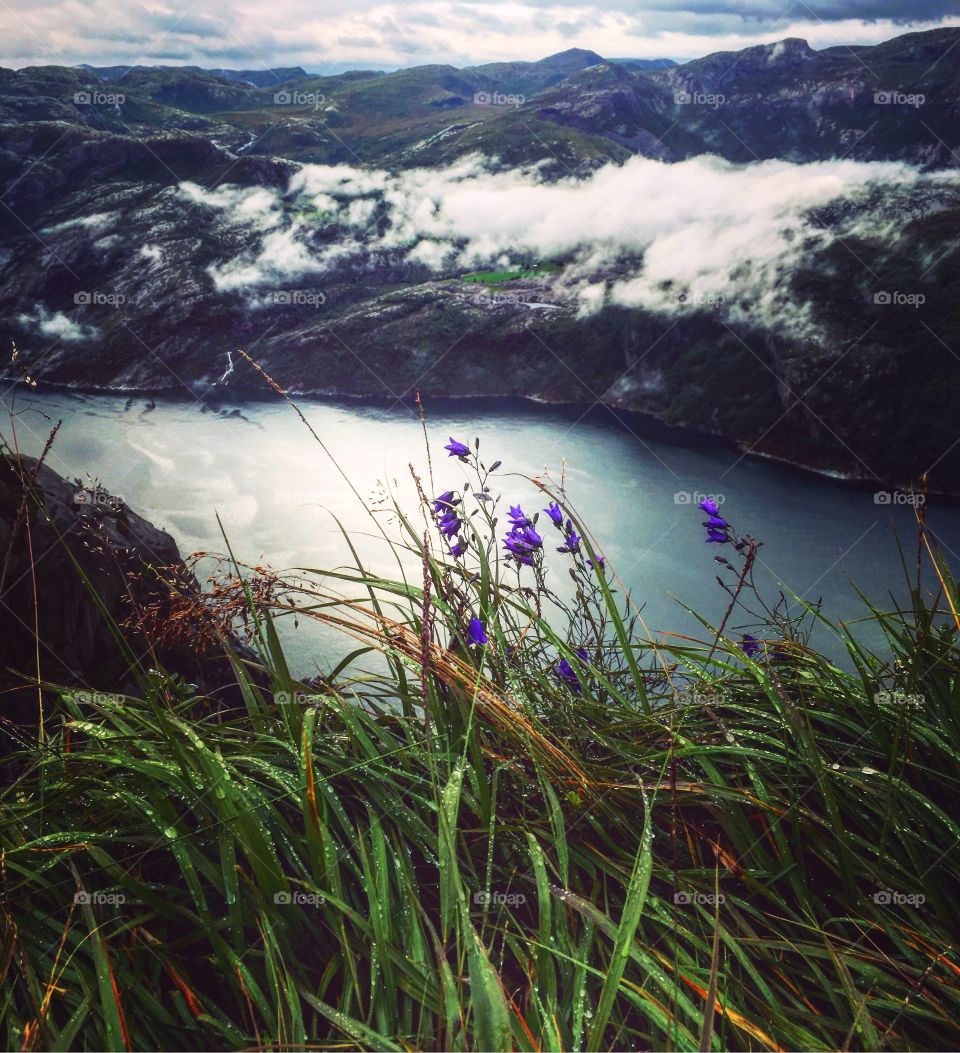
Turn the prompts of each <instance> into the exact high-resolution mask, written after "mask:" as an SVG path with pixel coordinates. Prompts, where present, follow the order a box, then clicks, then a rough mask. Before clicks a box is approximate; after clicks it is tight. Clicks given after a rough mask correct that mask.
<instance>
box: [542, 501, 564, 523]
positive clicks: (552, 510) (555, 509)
mask: <svg viewBox="0 0 960 1053" xmlns="http://www.w3.org/2000/svg"><path fill="white" fill-rule="evenodd" d="M544 512H546V513H547V515H548V516H549V517H550V518H551V519H552V520H553V525H554V526H555V527H562V526H563V512H562V511H561V510H560V506H559V505H558V504H557V502H556V501H551V502H550V504H549V505H548V506H547V507H546V508H545V509H544Z"/></svg>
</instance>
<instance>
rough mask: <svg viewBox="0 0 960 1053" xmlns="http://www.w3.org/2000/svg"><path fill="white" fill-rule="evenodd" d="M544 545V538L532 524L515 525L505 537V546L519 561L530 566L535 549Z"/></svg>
mask: <svg viewBox="0 0 960 1053" xmlns="http://www.w3.org/2000/svg"><path fill="white" fill-rule="evenodd" d="M542 546H543V538H542V537H541V536H540V535H539V534H538V533H537V532H536V530H534V528H533V527H532V526H525V527H514V528H513V529H512V530H511V531H510V532H509V533H508V534H504V537H503V547H504V548H505V549H506V550H507V551H508V552H509V553H510V555H511V556H513V557H514V559H516V560H517V562H518V563H524V564H526V565H527V566H528V567H529V566H531V565H532V564H533V553H534V551H535V550H536V549H538V548H541V547H542Z"/></svg>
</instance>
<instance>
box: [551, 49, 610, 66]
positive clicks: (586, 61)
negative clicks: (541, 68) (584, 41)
mask: <svg viewBox="0 0 960 1053" xmlns="http://www.w3.org/2000/svg"><path fill="white" fill-rule="evenodd" d="M602 62H606V59H605V58H604V57H603V56H602V55H598V54H597V53H596V52H595V51H588V50H587V49H586V48H567V50H566V51H558V52H556V54H554V55H547V57H546V58H543V59H540V64H541V65H547V64H548V63H549V64H550V65H557V66H559V65H561V64H563V65H572V64H574V63H575V64H577V65H579V66H599V65H600V64H601V63H602Z"/></svg>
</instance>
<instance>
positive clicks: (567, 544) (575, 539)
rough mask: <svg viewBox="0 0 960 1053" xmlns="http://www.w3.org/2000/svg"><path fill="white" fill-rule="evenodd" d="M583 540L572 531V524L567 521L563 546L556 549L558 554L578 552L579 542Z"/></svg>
mask: <svg viewBox="0 0 960 1053" xmlns="http://www.w3.org/2000/svg"><path fill="white" fill-rule="evenodd" d="M582 540H583V538H581V537H580V535H579V534H578V533H577V532H576V530H574V529H573V524H572V523H571V522H570V520H569V519H568V520H567V532H566V535H565V537H564V540H563V544H562V545H561V546H560V547H559V548H558V549H557V551H558V552H578V551H579V549H580V542H581V541H582Z"/></svg>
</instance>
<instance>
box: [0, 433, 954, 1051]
mask: <svg viewBox="0 0 960 1053" xmlns="http://www.w3.org/2000/svg"><path fill="white" fill-rule="evenodd" d="M318 441H320V440H319V439H318ZM321 445H322V443H321ZM431 450H432V457H430V458H429V460H428V470H427V472H426V473H425V474H424V475H423V476H422V477H421V476H415V479H416V482H417V485H418V487H419V491H420V494H421V503H420V507H419V508H417V509H414V510H413V511H412V512H410V511H408V510H405V509H404V508H402V507H401V506H400V505H399V504H398V503H396V502H393V503H390V502H389V501H388V503H387V504H386V505H384V506H381V507H380V508H379V509H377V510H372V511H371V527H372V529H373V530H376V531H379V532H381V533H383V534H384V536H385V537H387V538H389V540H390V541H391V542H392V544H393V545H394V546H395V549H396V553H397V567H398V571H397V575H396V577H395V579H394V580H388V579H387V578H384V577H380V576H375V575H372V574H371V573H368V572H367V571H365V570H364V569H363V567H362V565H360V562H359V560H357V561H356V565H355V566H354V567H353V568H352V569H350V568H348V569H339V570H337V569H325V570H324V571H322V572H321V571H320V570H317V571H304V572H303V573H302V574H301V575H300V576H298V577H297V578H280V577H278V576H276V575H274V574H272V573H271V572H269V571H268V570H266V569H264V568H247V567H244V566H242V565H241V564H240V563H239V562H237V560H236V558H235V556H234V554H233V553H232V552H231V551H230V550H229V546H227V551H226V552H225V553H224V555H223V562H222V567H223V573H222V574H221V575H219V576H217V577H216V578H215V580H214V581H213V582H212V583H211V588H210V590H209V591H208V592H207V594H206V597H205V598H204V599H203V600H202V601H198V600H197V598H196V597H189V596H186V597H184V599H183V602H181V603H176V602H174V603H173V606H172V607H167V608H166V609H164V610H163V611H160V610H157V611H145V612H142V613H143V621H144V622H145V623H146V625H147V626H148V627H149V628H150V630H151V631H152V632H153V633H154V634H155V636H156V637H157V638H158V639H159V638H161V637H169V636H177V637H179V638H181V639H183V638H189V639H191V640H193V641H194V642H195V644H196V646H198V647H202V646H204V645H205V643H209V642H212V641H220V642H222V641H224V640H226V639H228V637H229V634H230V633H233V632H235V631H237V630H238V628H240V627H243V628H244V629H245V631H246V633H247V635H248V637H249V640H250V642H251V644H252V645H253V647H254V648H255V650H256V653H257V656H258V657H257V659H256V660H253V659H250V658H241V657H238V658H237V659H236V663H235V672H236V680H237V684H238V685H239V687H240V689H241V691H242V697H243V700H244V706H243V707H242V709H239V710H225V709H223V708H219V709H218V707H217V706H216V705H215V704H213V703H212V702H211V700H204V699H201V698H198V697H197V694H196V692H195V690H194V689H193V688H192V687H191V685H190V684H188V683H185V682H183V681H180V680H177V679H176V678H174V677H171V676H170V675H168V674H166V673H165V672H164V671H163V670H162V669H158V668H155V667H154V666H153V665H152V662H151V656H150V655H149V654H148V655H145V656H142V657H141V656H138V655H135V654H131V655H130V665H131V668H132V670H133V671H134V672H135V674H136V675H137V677H138V680H139V682H140V683H141V685H142V687H141V690H140V692H139V693H137V694H136V696H135V697H134V696H131V695H126V696H118V695H113V694H109V693H102V692H90V691H83V690H78V689H77V688H76V687H61V688H60V689H57V688H56V685H52V684H46V683H44V684H43V685H42V686H43V688H44V690H43V699H44V701H45V707H44V710H43V712H42V717H41V719H40V722H39V725H38V727H37V729H36V734H35V735H34V737H33V740H32V741H29V742H25V743H23V744H22V746H21V748H20V749H19V751H18V752H17V754H16V755H15V757H14V758H13V761H12V763H11V771H12V781H11V782H10V785H8V786H7V787H6V788H5V789H4V790H3V796H2V806H0V881H2V893H3V898H2V901H0V919H2V931H3V938H2V944H0V978H2V984H0V989H2V990H3V994H2V996H0V1018H2V1034H3V1041H4V1044H5V1045H6V1047H7V1048H11V1049H24V1050H31V1049H49V1050H54V1049H58V1050H66V1049H74V1048H88V1049H126V1048H129V1049H242V1048H243V1049H245V1048H251V1047H256V1048H258V1049H267V1048H276V1049H279V1048H316V1049H332V1048H337V1049H378V1050H409V1049H450V1050H468V1049H469V1050H496V1049H522V1050H547V1049H550V1050H554V1049H556V1050H568V1049H569V1050H574V1049H575V1050H601V1049H680V1050H726V1049H737V1050H743V1049H756V1050H761V1049H762V1050H766V1049H804V1050H809V1049H837V1050H839V1049H844V1050H847V1049H853V1050H859V1049H867V1050H932V1049H943V1048H952V1047H953V1046H955V1045H956V1042H957V1039H958V1037H960V1035H958V1029H957V1025H956V1020H957V1019H958V1017H960V983H958V978H960V949H958V946H957V942H958V935H960V934H958V919H957V912H956V907H955V898H956V889H957V887H958V882H960V853H958V852H957V851H956V846H957V840H958V837H960V828H958V825H957V821H956V818H955V812H956V809H955V807H953V804H954V802H955V798H956V789H957V780H958V754H960V711H958V703H960V660H958V659H960V644H958V630H960V619H958V616H957V605H958V603H960V593H958V588H957V583H956V581H955V580H954V579H953V578H952V577H951V575H950V571H949V568H948V567H947V565H946V562H945V560H944V559H943V557H942V556H941V555H940V554H939V552H938V551H937V548H936V546H935V544H934V543H933V541H932V540H931V538H930V535H929V533H928V530H927V527H926V524H925V522H924V520H923V516H922V514H921V515H920V517H919V521H918V541H917V549H916V559H915V561H914V559H913V557H912V556H911V557H910V559H909V560H907V561H906V562H905V569H908V571H909V577H910V581H911V588H910V595H911V602H910V604H909V606H908V607H906V608H904V609H878V608H876V607H873V606H870V605H866V604H865V618H866V619H869V620H871V621H873V622H875V623H876V624H878V625H879V626H880V627H881V628H882V629H883V632H884V635H885V639H886V648H885V650H884V652H883V653H882V654H871V653H867V652H866V651H865V650H864V649H863V648H862V647H861V646H860V645H859V644H858V642H857V639H856V633H855V631H854V630H851V629H850V628H849V627H844V626H831V628H832V630H833V631H834V632H835V633H836V634H837V637H838V639H839V640H840V641H841V643H842V645H843V647H844V649H845V652H846V659H847V660H846V663H845V664H844V666H843V667H842V668H841V666H840V665H838V664H836V663H834V662H833V661H831V660H830V659H829V658H828V657H826V656H825V655H823V654H820V653H817V651H815V650H813V649H812V648H811V647H810V646H809V629H810V626H811V625H812V624H813V623H814V622H816V621H818V620H819V621H821V622H823V623H824V624H826V621H825V619H824V617H823V615H822V613H821V612H819V611H818V610H817V609H816V608H813V607H810V606H809V605H804V604H803V603H801V602H799V601H798V602H797V603H795V604H794V607H793V609H796V610H799V611H800V616H799V617H792V616H790V614H789V613H788V610H789V608H788V607H787V604H786V603H784V602H776V603H768V602H767V601H766V600H765V598H764V597H763V596H761V595H759V594H758V592H757V590H756V588H755V587H754V583H753V577H752V568H753V564H754V560H755V557H756V551H757V546H758V542H757V541H756V540H755V539H754V538H753V537H752V536H751V535H749V534H746V533H741V532H740V531H739V530H738V529H737V528H742V527H744V526H745V524H739V523H737V522H736V510H735V509H730V510H725V509H723V508H718V507H717V506H716V505H715V504H713V503H712V502H711V501H710V500H709V499H707V500H705V501H704V503H703V505H702V506H701V510H700V511H701V512H702V515H701V514H698V512H697V511H695V510H694V511H692V512H691V523H690V529H691V530H700V529H702V528H701V526H700V522H701V521H703V522H704V526H705V527H706V535H705V536H706V541H707V542H708V543H707V544H706V545H705V546H704V557H703V558H704V566H703V571H704V579H705V581H707V582H708V581H709V579H710V578H711V577H712V576H713V573H714V572H715V571H718V572H719V581H720V584H721V586H722V587H723V588H724V589H726V591H727V593H728V595H729V607H728V609H727V612H726V616H725V617H724V618H723V620H722V622H721V624H719V625H716V626H714V625H710V624H707V623H703V633H702V639H691V638H681V637H668V638H667V639H666V640H661V641H654V640H653V639H651V638H650V635H649V634H648V633H647V632H646V629H645V627H644V624H643V619H642V616H641V614H640V612H639V611H638V609H637V607H636V606H635V604H634V603H633V601H632V600H631V598H630V597H628V596H626V595H624V594H623V591H622V589H621V588H620V586H619V583H618V578H617V575H616V570H615V568H614V567H612V566H610V565H609V564H608V563H607V562H606V561H605V560H604V559H603V557H602V551H601V545H600V539H594V538H593V537H592V536H591V534H590V533H589V530H588V524H587V520H588V518H589V517H588V516H581V515H580V514H579V512H578V510H577V508H576V506H575V504H574V499H575V495H574V494H571V493H568V492H567V489H566V487H565V485H564V480H563V479H562V478H561V479H559V480H553V479H549V478H542V479H526V478H522V477H518V476H515V475H509V474H506V472H505V469H504V467H502V466H501V465H500V464H499V463H498V462H497V461H496V451H493V452H492V454H491V455H489V456H488V455H487V453H486V450H485V447H483V448H481V446H480V444H479V442H477V443H473V442H471V443H464V442H460V441H459V440H457V439H451V440H450V443H449V444H448V445H447V446H446V452H447V454H448V455H449V456H444V457H442V458H441V457H440V456H438V455H439V454H440V451H439V450H438V448H437V446H436V445H435V444H431ZM411 471H412V469H411ZM508 509H509V510H508ZM34 514H36V515H42V514H43V510H42V508H37V509H35V510H34ZM227 526H229V524H227ZM757 526H758V527H760V526H762V524H758V525H757ZM554 549H558V550H560V551H558V552H556V553H554V552H553V551H551V553H550V556H549V557H547V556H545V552H546V551H547V550H554ZM344 550H345V551H352V543H351V537H350V535H349V533H346V532H345V533H344ZM711 557H715V558H716V560H717V562H714V561H713V559H712V558H711ZM907 564H909V567H908V568H907ZM411 566H413V567H415V568H416V572H415V573H414V574H413V575H411V574H410V573H409V568H410V567H411ZM293 617H295V618H298V619H314V620H316V621H318V622H322V623H324V624H325V625H327V626H334V627H336V628H338V629H339V630H340V631H341V632H342V633H344V634H345V635H346V636H347V637H351V638H353V639H354V640H355V641H356V649H355V650H354V651H352V653H351V654H350V655H349V656H348V658H347V659H345V660H344V661H343V662H341V663H340V664H339V665H338V666H337V667H336V668H334V669H333V670H331V671H330V672H329V674H328V675H325V676H323V677H319V678H317V679H314V680H310V681H300V680H297V679H296V678H295V677H294V676H293V675H292V674H291V672H290V671H289V669H288V667H287V663H286V661H285V659H284V654H283V650H282V647H281V645H280V642H279V638H278V632H277V624H278V621H280V620H281V619H283V618H293ZM121 642H122V641H121ZM42 669H43V664H42V659H41V663H40V666H39V669H38V680H40V681H41V682H42V680H43V677H42Z"/></svg>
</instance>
